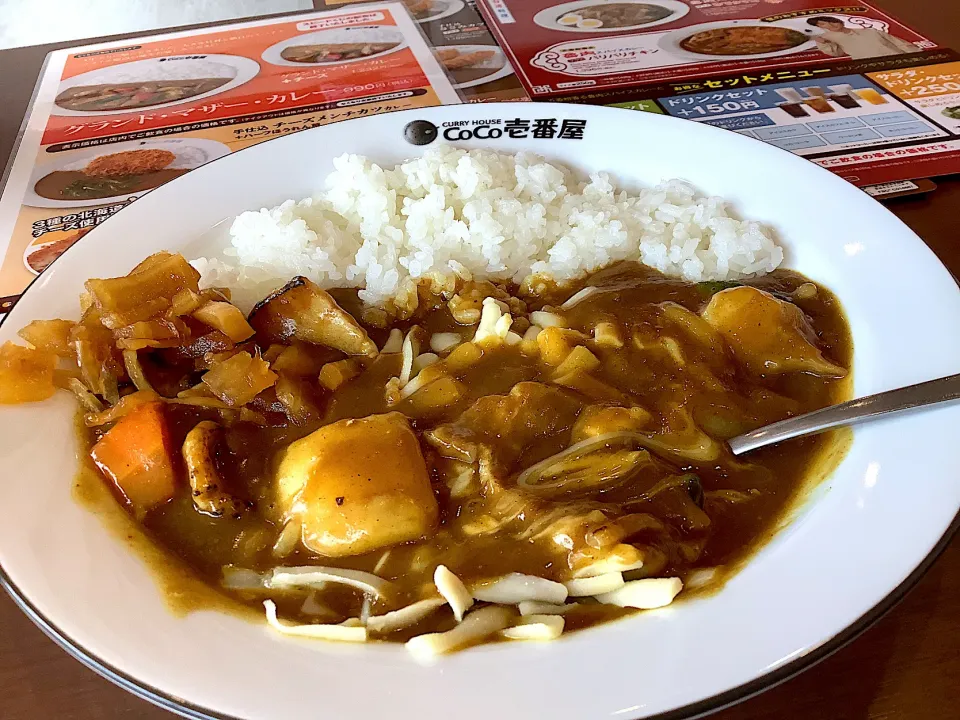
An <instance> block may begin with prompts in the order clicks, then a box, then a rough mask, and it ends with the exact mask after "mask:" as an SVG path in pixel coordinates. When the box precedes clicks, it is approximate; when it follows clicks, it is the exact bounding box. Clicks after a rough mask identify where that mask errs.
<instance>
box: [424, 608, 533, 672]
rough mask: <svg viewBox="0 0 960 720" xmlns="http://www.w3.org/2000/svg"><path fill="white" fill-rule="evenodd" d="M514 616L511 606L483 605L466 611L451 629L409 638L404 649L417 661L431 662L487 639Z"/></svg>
mask: <svg viewBox="0 0 960 720" xmlns="http://www.w3.org/2000/svg"><path fill="white" fill-rule="evenodd" d="M513 618H514V611H513V610H512V609H511V608H506V607H498V606H496V605H491V606H489V607H483V608H480V609H479V610H474V611H473V612H472V613H470V614H469V615H467V616H466V617H465V618H464V619H463V622H461V623H460V624H459V625H457V626H456V627H455V628H453V630H448V631H447V632H443V633H429V634H427V635H417V637H415V638H411V639H410V640H408V641H407V650H408V651H409V652H410V654H411V655H413V657H414V658H416V659H417V660H419V661H420V662H430V661H431V660H433V659H434V658H436V657H437V656H438V655H443V654H444V653H448V652H451V651H453V650H459V649H460V648H462V647H466V646H468V645H473V644H474V643H478V642H481V641H483V640H486V639H487V638H488V637H490V636H491V635H493V634H494V633H496V632H498V631H500V630H503V628H505V627H507V626H508V625H509V624H510V621H511V620H513Z"/></svg>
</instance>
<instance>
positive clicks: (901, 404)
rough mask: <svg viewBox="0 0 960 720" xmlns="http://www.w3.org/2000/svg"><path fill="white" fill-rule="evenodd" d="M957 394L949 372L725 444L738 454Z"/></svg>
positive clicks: (957, 379) (959, 382) (958, 380)
mask: <svg viewBox="0 0 960 720" xmlns="http://www.w3.org/2000/svg"><path fill="white" fill-rule="evenodd" d="M958 398H960V375H950V376H948V377H944V378H939V379H938V380H929V381H927V382H923V383H920V384H919V385H910V386H908V387H904V388H899V389H898V390H888V391H887V392H882V393H877V394H876V395H868V396H867V397H863V398H859V399H857V400H850V401H849V402H845V403H842V404H840V405H833V406H831V407H826V408H823V409H822V410H814V411H813V412H811V413H807V414H805V415H798V416H797V417H794V418H789V419H788V420H781V421H780V422H775V423H773V424H772V425H767V426H766V427H762V428H760V429H758V430H753V431H752V432H748V433H744V434H743V435H739V436H737V437H735V438H732V439H731V440H729V441H728V443H727V444H728V445H729V446H730V450H731V451H732V452H733V454H734V455H742V454H743V453H746V452H750V451H751V450H756V449H757V448H761V447H765V446H766V445H772V444H773V443H778V442H780V441H781V440H789V439H790V438H795V437H801V436H803V435H813V434H814V433H819V432H823V431H824V430H829V429H830V428H835V427H837V426H839V425H852V424H853V423H858V422H862V421H864V420H869V419H871V418H875V417H877V416H878V415H886V414H887V413H895V412H901V411H903V410H911V409H913V408H918V407H923V406H924V405H933V404H935V403H941V402H946V401H948V400H956V399H958Z"/></svg>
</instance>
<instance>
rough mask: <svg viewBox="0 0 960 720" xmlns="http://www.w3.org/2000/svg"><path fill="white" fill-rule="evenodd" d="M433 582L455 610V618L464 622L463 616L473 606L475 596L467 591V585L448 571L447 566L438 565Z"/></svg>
mask: <svg viewBox="0 0 960 720" xmlns="http://www.w3.org/2000/svg"><path fill="white" fill-rule="evenodd" d="M433 582H434V584H435V585H436V586H437V590H438V591H439V592H440V595H442V596H443V599H444V600H446V601H447V603H448V604H449V605H450V609H451V610H453V616H454V617H455V618H457V622H460V621H461V620H463V614H464V613H465V612H466V611H467V610H469V609H470V607H471V606H472V605H473V596H472V595H471V594H470V591H469V590H467V587H466V585H464V584H463V582H462V581H461V580H460V578H458V577H457V576H456V575H454V574H453V573H452V572H450V570H448V569H447V566H446V565H437V569H436V570H435V571H434V573H433Z"/></svg>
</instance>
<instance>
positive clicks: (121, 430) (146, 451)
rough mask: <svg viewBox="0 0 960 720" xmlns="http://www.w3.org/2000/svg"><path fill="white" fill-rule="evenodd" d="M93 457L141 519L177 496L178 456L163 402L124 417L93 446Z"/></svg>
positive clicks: (142, 406)
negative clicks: (175, 459)
mask: <svg viewBox="0 0 960 720" xmlns="http://www.w3.org/2000/svg"><path fill="white" fill-rule="evenodd" d="M90 456H91V457H92V458H93V461H94V462H95V463H96V465H97V467H98V468H100V470H101V471H102V472H103V474H104V475H106V476H107V477H108V478H110V479H111V480H112V481H113V483H114V484H115V485H116V486H117V489H118V490H120V492H121V493H122V494H123V496H124V497H125V498H126V499H127V500H128V501H129V503H130V505H131V506H132V507H133V510H134V513H135V514H136V515H137V516H142V515H143V514H144V513H145V512H146V511H147V510H150V509H151V508H154V507H156V506H157V505H160V504H162V503H165V502H167V501H168V500H170V498H172V497H173V494H174V491H175V489H176V476H175V473H174V467H173V462H174V460H173V458H174V453H173V451H172V449H171V443H170V433H169V431H168V429H167V423H166V418H165V417H164V414H163V403H160V402H153V403H148V404H146V405H141V406H140V407H138V408H136V409H135V410H133V411H132V412H130V413H129V414H128V415H125V416H124V417H122V418H121V419H120V421H119V422H118V423H117V424H116V425H114V426H113V427H112V428H111V429H110V431H109V432H107V434H106V435H104V436H103V437H102V438H100V441H99V442H98V443H97V444H96V445H94V446H93V450H91V451H90Z"/></svg>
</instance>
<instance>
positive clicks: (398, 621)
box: [367, 598, 446, 635]
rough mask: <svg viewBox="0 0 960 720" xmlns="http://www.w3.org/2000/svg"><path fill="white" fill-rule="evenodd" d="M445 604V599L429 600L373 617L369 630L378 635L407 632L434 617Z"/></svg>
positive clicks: (369, 620) (370, 620)
mask: <svg viewBox="0 0 960 720" xmlns="http://www.w3.org/2000/svg"><path fill="white" fill-rule="evenodd" d="M445 602H446V601H445V600H444V599H443V598H428V599H427V600H420V601H419V602H415V603H413V604H412V605H407V606H406V607H403V608H400V609H399V610H394V611H393V612H388V613H384V614H383V615H371V616H370V617H369V618H367V630H369V631H370V632H372V633H377V634H378V635H386V634H388V633H392V632H397V631H398V630H405V629H406V628H408V627H410V626H411V625H416V624H417V623H418V622H420V621H421V620H423V619H425V618H427V617H429V616H430V615H432V614H433V613H434V612H436V610H437V608H439V607H441V606H443V605H444V604H445Z"/></svg>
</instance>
